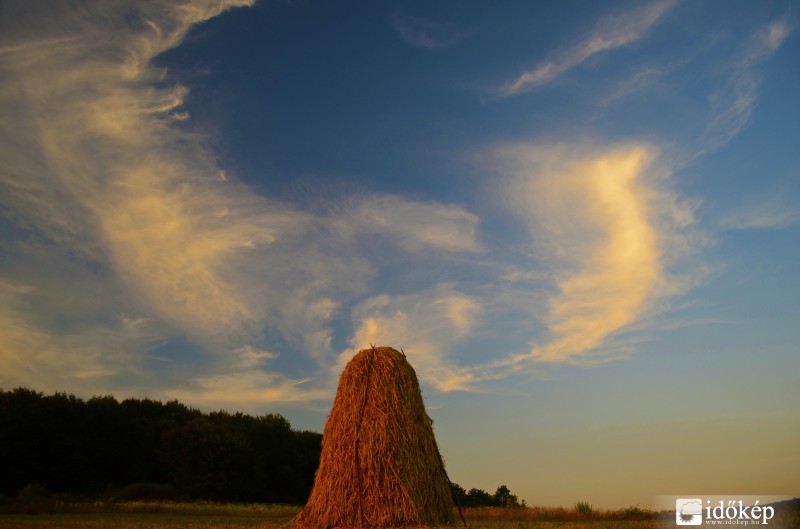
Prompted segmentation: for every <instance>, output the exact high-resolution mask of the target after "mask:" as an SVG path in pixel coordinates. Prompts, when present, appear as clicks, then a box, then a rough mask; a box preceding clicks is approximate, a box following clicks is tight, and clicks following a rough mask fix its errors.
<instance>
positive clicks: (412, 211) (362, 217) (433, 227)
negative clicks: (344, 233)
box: [346, 195, 481, 252]
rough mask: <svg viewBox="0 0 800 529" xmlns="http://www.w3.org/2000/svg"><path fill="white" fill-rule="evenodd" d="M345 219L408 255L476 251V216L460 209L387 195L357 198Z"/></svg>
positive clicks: (352, 227) (478, 245)
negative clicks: (382, 238)
mask: <svg viewBox="0 0 800 529" xmlns="http://www.w3.org/2000/svg"><path fill="white" fill-rule="evenodd" d="M352 210H353V211H352V213H350V216H349V217H348V218H347V219H346V222H348V223H349V224H350V229H351V230H354V231H356V232H357V233H360V234H366V235H370V234H375V235H382V236H387V237H391V238H393V239H394V240H396V241H397V244H399V245H400V246H401V247H402V248H404V249H405V250H407V251H409V252H424V251H429V250H443V251H448V252H477V251H480V250H481V246H480V243H479V242H478V239H477V226H478V217H477V216H475V215H473V214H472V213H470V212H468V211H466V210H465V209H464V208H462V207H459V206H455V205H450V204H440V203H434V202H418V201H411V200H406V199H403V198H401V197H395V196H390V195H384V196H372V197H366V198H364V199H360V200H359V201H358V202H357V203H356V204H354V205H353V207H352Z"/></svg>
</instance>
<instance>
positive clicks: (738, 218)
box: [719, 195, 800, 230]
mask: <svg viewBox="0 0 800 529" xmlns="http://www.w3.org/2000/svg"><path fill="white" fill-rule="evenodd" d="M798 220H800V210H798V208H797V207H796V206H794V205H792V204H790V203H789V201H788V200H787V198H786V197H785V195H780V196H773V197H771V198H768V199H765V200H761V201H758V202H754V203H751V204H747V205H745V206H743V207H742V208H741V209H739V210H738V211H736V212H735V213H730V214H727V215H725V216H723V217H722V218H721V219H720V221H719V226H720V228H722V229H725V230H767V229H780V228H788V227H789V226H793V225H795V224H796V223H797V222H798Z"/></svg>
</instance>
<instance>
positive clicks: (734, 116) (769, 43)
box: [697, 19, 794, 156]
mask: <svg viewBox="0 0 800 529" xmlns="http://www.w3.org/2000/svg"><path fill="white" fill-rule="evenodd" d="M792 31H794V24H793V23H791V22H790V20H789V19H780V20H775V21H773V22H771V23H770V24H768V25H767V26H765V27H762V28H759V29H758V30H757V31H755V32H754V33H753V34H752V35H751V36H750V38H748V39H746V40H745V42H744V44H743V46H742V48H741V50H740V52H739V56H738V57H737V58H736V60H734V61H733V62H732V63H731V64H730V65H729V66H728V68H727V69H726V70H727V78H726V80H725V82H724V83H723V84H722V87H721V88H720V89H719V90H717V91H715V92H714V93H712V94H711V95H710V97H709V100H710V103H711V108H710V112H711V116H710V118H709V120H708V123H707V124H706V126H705V128H704V130H703V133H702V136H701V137H700V139H699V140H698V142H697V143H699V144H700V145H701V148H700V149H699V152H698V153H697V156H700V155H702V154H705V153H707V152H709V151H713V150H715V149H717V148H719V147H721V146H722V145H725V144H727V143H728V142H729V141H731V140H732V139H733V138H734V137H736V136H737V135H738V134H739V133H740V132H741V131H742V129H744V127H745V126H747V124H748V123H749V121H750V116H751V115H752V113H753V109H754V108H755V106H756V103H757V102H758V94H759V89H760V86H761V74H760V73H759V67H760V66H761V64H762V63H763V62H764V61H765V60H767V59H769V58H770V57H771V56H772V55H773V54H775V52H777V51H778V49H780V47H781V45H782V44H783V43H784V42H785V41H786V39H787V38H788V37H789V35H790V34H791V33H792Z"/></svg>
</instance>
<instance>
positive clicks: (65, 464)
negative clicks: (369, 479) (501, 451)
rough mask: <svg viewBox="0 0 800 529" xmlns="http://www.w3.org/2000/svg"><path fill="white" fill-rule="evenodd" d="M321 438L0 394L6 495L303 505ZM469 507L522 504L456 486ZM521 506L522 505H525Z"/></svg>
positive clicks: (267, 425) (225, 417)
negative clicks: (66, 495)
mask: <svg viewBox="0 0 800 529" xmlns="http://www.w3.org/2000/svg"><path fill="white" fill-rule="evenodd" d="M321 445H322V435H321V434H319V433H316V432H310V431H300V430H295V429H293V428H292V427H291V424H290V423H289V421H288V420H286V418H284V417H283V416H281V415H279V414H266V415H259V416H257V417H253V416H251V415H246V414H242V413H234V414H232V413H228V412H226V411H215V412H211V413H204V412H201V411H199V410H196V409H193V408H191V407H188V406H186V405H184V404H182V403H180V402H178V401H177V400H172V401H169V402H166V403H162V402H160V401H156V400H150V399H133V398H130V399H125V400H122V401H118V400H117V399H115V398H114V397H113V396H110V395H107V396H96V397H92V398H91V399H88V400H82V399H80V398H78V397H75V396H74V395H70V394H66V393H54V394H52V395H45V394H43V393H41V392H37V391H34V390H32V389H27V388H16V389H14V390H11V391H4V390H3V389H1V388H0V469H2V470H3V471H2V472H0V494H2V495H5V496H13V495H19V494H20V493H21V492H23V491H28V492H30V491H31V490H33V491H45V492H46V493H48V494H69V495H73V496H76V495H78V496H85V497H98V496H104V497H106V498H109V499H114V498H118V499H150V500H164V499H169V500H209V501H230V502H260V503H291V504H303V503H305V501H306V500H307V499H308V495H309V494H310V492H311V487H312V485H313V483H314V473H315V472H316V469H317V466H318V464H319V456H320V451H321ZM452 489H453V496H454V499H455V500H456V501H457V502H458V503H459V504H460V505H461V506H464V507H476V506H500V507H514V506H519V505H520V502H519V501H518V499H517V497H516V496H515V495H513V494H511V491H510V490H509V489H508V488H507V487H506V486H504V485H501V486H500V487H498V488H497V490H496V492H495V493H494V494H489V493H488V492H486V491H484V490H481V489H475V488H473V489H470V490H469V491H467V490H465V489H464V488H462V487H461V486H459V485H457V484H452ZM522 503H523V504H524V502H522Z"/></svg>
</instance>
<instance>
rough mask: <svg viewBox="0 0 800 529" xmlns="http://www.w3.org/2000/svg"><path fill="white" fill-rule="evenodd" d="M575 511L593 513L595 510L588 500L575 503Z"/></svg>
mask: <svg viewBox="0 0 800 529" xmlns="http://www.w3.org/2000/svg"><path fill="white" fill-rule="evenodd" d="M575 511H576V512H577V513H579V514H592V513H593V512H594V508H593V507H592V504H591V503H589V502H588V501H579V502H578V503H576V504H575Z"/></svg>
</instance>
